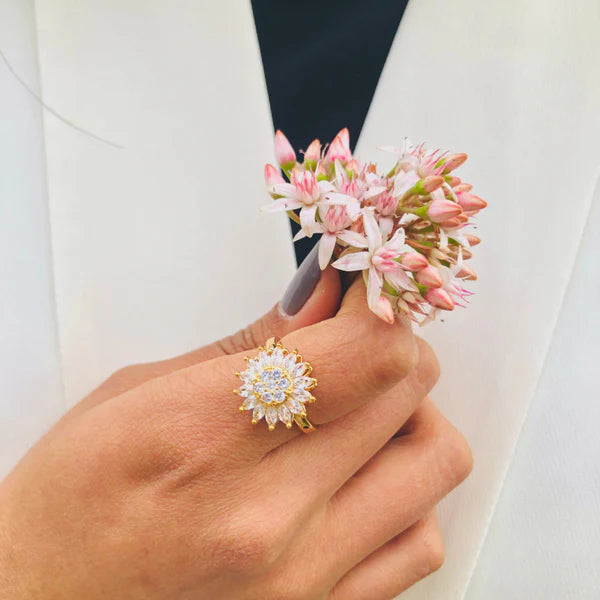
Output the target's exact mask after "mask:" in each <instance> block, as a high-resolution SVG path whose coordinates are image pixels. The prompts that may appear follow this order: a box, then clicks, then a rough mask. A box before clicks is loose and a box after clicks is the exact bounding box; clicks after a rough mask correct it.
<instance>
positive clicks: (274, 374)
mask: <svg viewBox="0 0 600 600" xmlns="http://www.w3.org/2000/svg"><path fill="white" fill-rule="evenodd" d="M271 376H272V377H273V379H275V380H277V379H281V378H282V377H283V373H282V372H281V369H273V370H272V371H271Z"/></svg>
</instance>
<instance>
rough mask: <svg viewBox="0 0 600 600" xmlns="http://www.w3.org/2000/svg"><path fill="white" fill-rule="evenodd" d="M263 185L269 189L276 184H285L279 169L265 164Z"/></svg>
mask: <svg viewBox="0 0 600 600" xmlns="http://www.w3.org/2000/svg"><path fill="white" fill-rule="evenodd" d="M265 183H266V184H267V187H271V186H272V185H275V184H276V183H285V179H284V178H283V177H282V176H281V173H280V172H279V169H276V168H275V167H274V166H273V165H268V164H267V165H265Z"/></svg>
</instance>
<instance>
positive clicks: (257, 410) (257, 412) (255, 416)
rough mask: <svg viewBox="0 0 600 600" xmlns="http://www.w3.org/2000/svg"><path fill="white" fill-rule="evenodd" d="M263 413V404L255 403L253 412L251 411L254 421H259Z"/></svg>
mask: <svg viewBox="0 0 600 600" xmlns="http://www.w3.org/2000/svg"><path fill="white" fill-rule="evenodd" d="M264 415H265V406H264V404H257V405H256V407H255V408H254V412H253V413H252V419H253V420H254V421H260V420H261V419H262V418H263V417H264Z"/></svg>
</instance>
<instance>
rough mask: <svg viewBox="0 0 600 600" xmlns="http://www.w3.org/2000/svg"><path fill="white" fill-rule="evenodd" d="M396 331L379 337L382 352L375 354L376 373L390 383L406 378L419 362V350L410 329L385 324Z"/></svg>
mask: <svg viewBox="0 0 600 600" xmlns="http://www.w3.org/2000/svg"><path fill="white" fill-rule="evenodd" d="M384 325H385V326H386V327H387V328H390V329H392V328H393V329H395V331H387V332H385V335H382V336H381V337H380V338H379V344H380V346H379V347H380V348H381V349H382V351H381V352H377V353H374V354H373V358H374V371H375V373H374V375H375V376H376V377H377V379H378V380H381V381H383V382H385V383H387V384H389V385H393V384H394V383H396V382H398V381H400V380H401V379H404V377H406V376H407V375H408V374H409V373H410V372H411V371H412V370H413V369H414V368H415V367H416V366H417V364H418V360H419V351H418V347H417V344H416V341H415V337H414V336H413V334H412V332H411V331H410V330H406V329H402V330H400V331H399V330H398V328H396V327H395V326H390V325H387V324H384Z"/></svg>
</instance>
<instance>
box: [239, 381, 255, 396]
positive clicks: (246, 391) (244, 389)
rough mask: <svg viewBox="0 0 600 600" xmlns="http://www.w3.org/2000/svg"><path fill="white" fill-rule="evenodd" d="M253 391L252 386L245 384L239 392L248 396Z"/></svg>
mask: <svg viewBox="0 0 600 600" xmlns="http://www.w3.org/2000/svg"><path fill="white" fill-rule="evenodd" d="M251 392H252V386H250V385H247V384H244V385H243V386H242V387H241V388H240V389H239V390H238V394H239V395H240V396H242V398H246V397H247V396H249V395H250V393H251Z"/></svg>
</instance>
